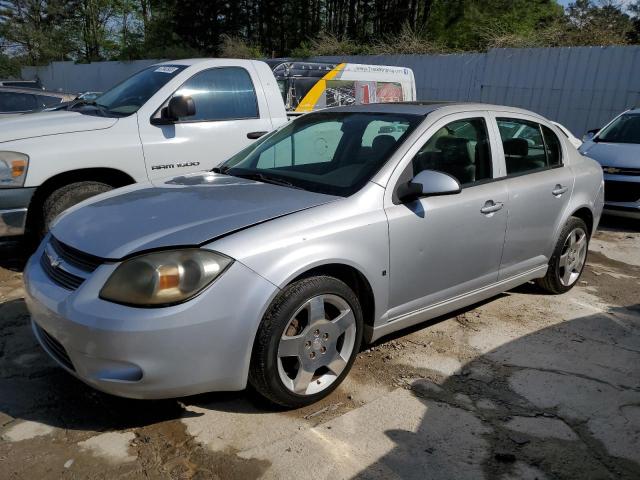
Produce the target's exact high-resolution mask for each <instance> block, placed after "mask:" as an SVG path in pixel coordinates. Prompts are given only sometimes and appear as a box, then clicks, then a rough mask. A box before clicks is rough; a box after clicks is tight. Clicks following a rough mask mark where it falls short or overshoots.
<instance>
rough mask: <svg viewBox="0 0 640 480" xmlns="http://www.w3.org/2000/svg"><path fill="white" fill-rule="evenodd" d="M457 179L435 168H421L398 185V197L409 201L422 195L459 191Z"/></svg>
mask: <svg viewBox="0 0 640 480" xmlns="http://www.w3.org/2000/svg"><path fill="white" fill-rule="evenodd" d="M460 191H461V188H460V184H459V183H458V181H457V180H456V179H455V178H453V177H452V176H451V175H447V174H446V173H443V172H438V171H436V170H423V171H421V172H420V173H418V175H416V176H415V177H413V179H412V180H411V181H409V182H407V183H405V184H403V185H400V186H399V187H398V199H399V200H400V201H401V202H402V203H409V202H413V201H414V200H417V199H418V198H422V197H435V196H439V195H453V194H456V193H460Z"/></svg>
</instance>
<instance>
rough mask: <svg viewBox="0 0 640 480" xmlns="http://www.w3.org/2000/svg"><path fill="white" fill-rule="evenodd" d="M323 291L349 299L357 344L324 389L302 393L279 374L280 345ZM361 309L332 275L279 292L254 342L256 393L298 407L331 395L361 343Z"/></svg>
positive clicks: (252, 380)
mask: <svg viewBox="0 0 640 480" xmlns="http://www.w3.org/2000/svg"><path fill="white" fill-rule="evenodd" d="M322 294H330V295H336V296H338V297H341V299H343V300H344V301H346V302H347V303H348V304H349V306H350V307H351V310H352V312H353V314H354V317H355V324H356V335H355V344H354V348H353V351H352V353H351V356H350V357H349V360H348V361H347V364H346V367H345V368H344V370H343V371H342V372H341V374H340V375H339V376H338V377H337V378H336V379H335V380H334V381H333V382H332V383H331V384H330V385H328V386H327V387H326V388H325V389H324V390H322V391H320V392H318V393H316V394H309V395H300V394H297V393H294V392H292V391H291V390H289V389H288V388H287V387H286V386H285V385H284V383H283V382H282V380H281V379H280V376H279V374H278V364H277V362H278V358H277V355H278V345H279V341H280V338H281V337H282V335H283V333H284V329H285V327H287V325H288V324H289V321H290V320H291V318H292V316H293V315H294V314H295V312H296V311H297V310H298V309H299V308H300V307H301V306H302V305H304V304H305V302H306V301H308V300H309V299H311V298H313V297H315V296H317V295H322ZM362 331H363V317H362V308H361V307H360V302H359V301H358V298H357V297H356V295H355V294H354V293H353V291H352V290H351V289H350V288H349V287H348V286H347V285H346V284H345V283H344V282H342V281H340V280H338V279H336V278H334V277H329V276H316V277H309V278H304V279H302V280H299V281H297V282H294V283H292V284H290V285H289V286H287V287H286V288H285V289H283V290H282V292H280V293H279V294H278V296H277V297H276V298H275V299H274V300H273V302H272V303H271V305H270V306H269V308H268V310H267V312H266V313H265V315H264V317H263V319H262V322H261V324H260V327H259V328H258V332H257V334H256V339H255V342H254V345H253V351H252V354H251V365H250V370H249V383H250V386H252V387H253V388H254V390H255V391H257V393H259V394H260V395H261V396H263V397H264V398H266V399H267V400H268V401H270V402H272V403H273V404H276V405H279V406H282V407H287V408H299V407H303V406H305V405H309V404H312V403H314V402H317V401H318V400H320V399H322V398H324V397H326V396H327V395H329V394H330V393H331V392H332V391H333V390H335V389H336V387H338V385H339V384H340V383H341V382H342V380H344V378H345V377H346V376H347V374H348V373H349V370H350V369H351V366H352V365H353V362H354V360H355V357H356V355H357V353H358V351H359V350H360V344H361V342H362Z"/></svg>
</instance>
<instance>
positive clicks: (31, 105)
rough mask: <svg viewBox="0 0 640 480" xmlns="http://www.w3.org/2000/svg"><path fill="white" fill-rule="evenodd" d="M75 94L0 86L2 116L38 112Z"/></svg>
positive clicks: (66, 100) (0, 115)
mask: <svg viewBox="0 0 640 480" xmlns="http://www.w3.org/2000/svg"><path fill="white" fill-rule="evenodd" d="M74 98H75V95H73V94H68V93H60V92H48V91H46V90H34V89H32V88H13V87H0V118H2V117H8V116H10V115H18V114H21V113H28V112H38V111H40V110H44V109H45V108H51V107H54V106H56V105H59V104H61V103H63V102H68V101H71V100H73V99H74Z"/></svg>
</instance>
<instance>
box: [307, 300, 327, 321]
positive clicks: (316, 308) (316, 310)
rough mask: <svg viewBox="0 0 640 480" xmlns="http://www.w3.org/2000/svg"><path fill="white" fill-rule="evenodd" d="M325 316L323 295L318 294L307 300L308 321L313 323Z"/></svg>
mask: <svg viewBox="0 0 640 480" xmlns="http://www.w3.org/2000/svg"><path fill="white" fill-rule="evenodd" d="M325 318H327V316H326V314H325V311H324V297H323V296H322V295H319V296H317V297H313V298H312V299H311V300H309V323H310V324H313V323H314V322H317V321H318V320H324V319H325Z"/></svg>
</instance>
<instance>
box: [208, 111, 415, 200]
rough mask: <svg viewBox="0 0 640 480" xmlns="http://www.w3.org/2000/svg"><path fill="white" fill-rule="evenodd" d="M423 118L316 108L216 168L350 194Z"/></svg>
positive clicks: (297, 185) (252, 177)
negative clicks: (321, 110) (328, 110)
mask: <svg viewBox="0 0 640 480" xmlns="http://www.w3.org/2000/svg"><path fill="white" fill-rule="evenodd" d="M423 118H424V117H422V116H419V115H404V114H391V113H389V114H386V113H364V112H349V113H345V112H318V113H310V114H307V115H304V116H302V117H299V118H298V119H296V120H294V121H293V122H291V123H289V124H288V125H286V126H285V127H284V128H282V129H280V130H278V131H276V132H274V133H273V134H271V135H269V136H268V137H266V138H265V139H263V140H262V141H259V142H258V143H257V144H253V145H251V146H249V147H248V148H246V149H245V150H243V151H241V152H240V153H238V154H237V155H235V156H234V157H232V158H230V159H229V160H227V161H226V162H225V163H224V164H222V165H221V166H220V168H218V169H216V171H219V172H220V173H225V174H227V175H233V176H237V177H243V178H250V179H254V180H258V181H261V182H266V183H275V184H279V185H284V186H288V187H292V188H302V189H305V190H310V191H314V192H319V193H326V194H330V195H340V196H344V197H346V196H349V195H351V194H353V193H355V192H356V191H358V190H359V189H360V188H362V187H363V186H364V184H365V183H367V182H368V181H369V180H370V179H371V177H372V176H373V175H374V174H375V173H376V172H377V171H378V170H379V169H380V167H381V166H382V165H384V164H385V162H386V161H387V160H388V159H389V157H390V156H391V155H392V154H393V152H395V151H396V149H397V148H398V146H399V145H400V144H401V143H402V142H403V141H404V139H405V138H406V137H407V135H408V134H409V132H410V131H411V130H413V128H415V126H416V125H418V124H419V123H420V122H421V121H422V119H423Z"/></svg>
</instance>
